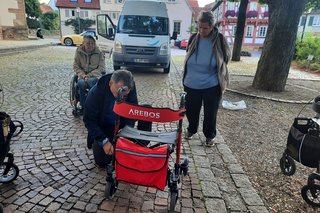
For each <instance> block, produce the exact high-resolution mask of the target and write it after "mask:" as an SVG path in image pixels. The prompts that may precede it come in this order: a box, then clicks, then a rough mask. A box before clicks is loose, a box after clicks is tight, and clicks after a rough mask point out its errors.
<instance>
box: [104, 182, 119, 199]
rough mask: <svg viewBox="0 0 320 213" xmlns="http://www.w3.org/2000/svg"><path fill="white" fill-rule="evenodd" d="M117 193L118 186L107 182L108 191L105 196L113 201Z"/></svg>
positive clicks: (106, 190)
mask: <svg viewBox="0 0 320 213" xmlns="http://www.w3.org/2000/svg"><path fill="white" fill-rule="evenodd" d="M116 191H117V186H116V184H115V183H114V182H109V181H107V184H106V189H105V191H104V196H105V198H107V199H108V200H111V199H112V198H113V197H114V194H115V193H116Z"/></svg>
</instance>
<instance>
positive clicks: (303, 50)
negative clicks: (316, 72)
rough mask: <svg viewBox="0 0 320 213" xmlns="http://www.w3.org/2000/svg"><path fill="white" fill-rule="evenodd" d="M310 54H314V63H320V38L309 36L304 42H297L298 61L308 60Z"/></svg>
mask: <svg viewBox="0 0 320 213" xmlns="http://www.w3.org/2000/svg"><path fill="white" fill-rule="evenodd" d="M309 55H313V56H314V58H313V60H312V63H320V38H319V37H307V38H305V39H304V40H303V41H302V42H300V41H298V42H297V44H296V54H295V58H296V60H298V61H301V60H306V59H307V58H308V56H309Z"/></svg>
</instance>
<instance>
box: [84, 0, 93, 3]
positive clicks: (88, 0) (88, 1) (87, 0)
mask: <svg viewBox="0 0 320 213" xmlns="http://www.w3.org/2000/svg"><path fill="white" fill-rule="evenodd" d="M84 2H85V3H92V0H84Z"/></svg>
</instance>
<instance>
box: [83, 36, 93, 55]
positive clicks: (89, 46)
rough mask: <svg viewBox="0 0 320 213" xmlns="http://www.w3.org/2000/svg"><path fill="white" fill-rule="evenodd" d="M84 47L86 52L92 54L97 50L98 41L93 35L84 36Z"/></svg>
mask: <svg viewBox="0 0 320 213" xmlns="http://www.w3.org/2000/svg"><path fill="white" fill-rule="evenodd" d="M82 45H83V47H84V51H85V52H87V53H90V52H92V51H93V50H94V49H95V48H96V40H95V39H94V38H93V37H92V36H91V35H85V36H83V41H82Z"/></svg>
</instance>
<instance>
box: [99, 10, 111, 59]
mask: <svg viewBox="0 0 320 213" xmlns="http://www.w3.org/2000/svg"><path fill="white" fill-rule="evenodd" d="M96 32H97V35H98V39H97V44H98V46H99V48H100V50H101V51H103V52H107V53H111V52H112V48H113V40H114V36H115V34H116V26H115V25H114V24H113V22H112V21H111V19H110V17H109V16H108V15H106V14H99V15H97V28H96Z"/></svg>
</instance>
